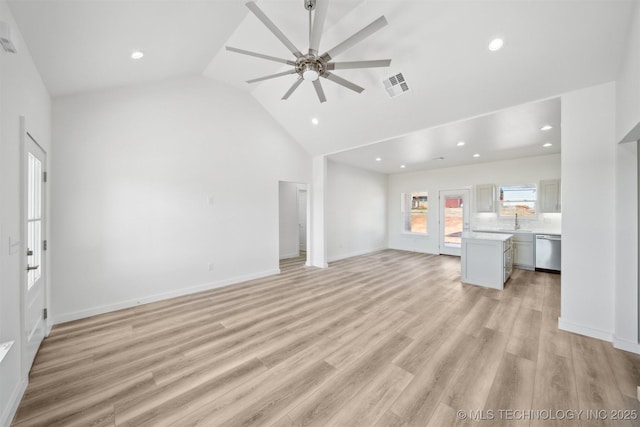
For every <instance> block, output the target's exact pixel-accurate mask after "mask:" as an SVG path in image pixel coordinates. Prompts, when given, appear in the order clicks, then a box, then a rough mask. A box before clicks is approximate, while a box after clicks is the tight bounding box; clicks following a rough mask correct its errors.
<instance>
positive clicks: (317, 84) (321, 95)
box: [313, 79, 327, 103]
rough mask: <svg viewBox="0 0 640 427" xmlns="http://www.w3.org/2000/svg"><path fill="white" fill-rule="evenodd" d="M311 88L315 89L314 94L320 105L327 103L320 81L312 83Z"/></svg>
mask: <svg viewBox="0 0 640 427" xmlns="http://www.w3.org/2000/svg"><path fill="white" fill-rule="evenodd" d="M313 87H314V88H315V89H316V93H317V94H318V99H319V100H320V103H323V102H327V97H326V96H324V90H322V84H321V83H320V79H317V80H314V81H313Z"/></svg>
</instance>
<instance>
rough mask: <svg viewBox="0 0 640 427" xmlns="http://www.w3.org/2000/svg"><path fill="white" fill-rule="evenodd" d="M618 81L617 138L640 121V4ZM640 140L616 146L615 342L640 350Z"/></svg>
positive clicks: (635, 11)
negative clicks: (639, 197) (639, 150)
mask: <svg viewBox="0 0 640 427" xmlns="http://www.w3.org/2000/svg"><path fill="white" fill-rule="evenodd" d="M631 19H632V22H631V25H630V32H629V37H628V39H627V46H626V49H625V56H624V57H623V60H622V63H621V66H620V72H619V74H618V78H617V81H616V141H620V140H621V139H622V138H623V137H624V136H625V135H626V134H627V133H628V132H629V130H630V129H632V128H633V127H634V126H635V125H636V124H637V123H638V122H640V6H639V5H638V4H636V5H635V9H634V13H633V15H632V17H631ZM637 156H638V150H637V143H630V144H623V145H618V146H617V147H616V203H615V205H616V281H615V284H616V289H615V336H614V345H615V346H617V347H620V348H624V349H627V350H630V351H635V352H636V353H640V346H639V345H638V180H637V175H638V163H637Z"/></svg>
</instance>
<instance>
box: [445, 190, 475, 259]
mask: <svg viewBox="0 0 640 427" xmlns="http://www.w3.org/2000/svg"><path fill="white" fill-rule="evenodd" d="M468 200H469V190H467V189H463V190H446V191H440V253H441V254H445V255H455V256H460V247H461V246H462V237H461V236H462V232H463V231H468V230H469V212H468V204H467V201H468Z"/></svg>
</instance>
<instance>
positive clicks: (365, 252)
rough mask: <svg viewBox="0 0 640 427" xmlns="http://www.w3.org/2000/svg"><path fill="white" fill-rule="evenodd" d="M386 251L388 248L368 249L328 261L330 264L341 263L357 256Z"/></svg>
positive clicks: (338, 256)
mask: <svg viewBox="0 0 640 427" xmlns="http://www.w3.org/2000/svg"><path fill="white" fill-rule="evenodd" d="M385 249H387V248H386V247H384V248H377V249H367V250H364V251H357V252H351V253H348V254H342V255H337V256H333V257H330V258H329V259H328V260H327V261H328V262H334V261H340V260H343V259H347V258H353V257H355V256H360V255H367V254H372V253H375V252H380V251H384V250H385Z"/></svg>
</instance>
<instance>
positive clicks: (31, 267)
mask: <svg viewBox="0 0 640 427" xmlns="http://www.w3.org/2000/svg"><path fill="white" fill-rule="evenodd" d="M38 268H40V266H39V265H34V266H31V265H28V264H27V271H31V270H37V269H38Z"/></svg>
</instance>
